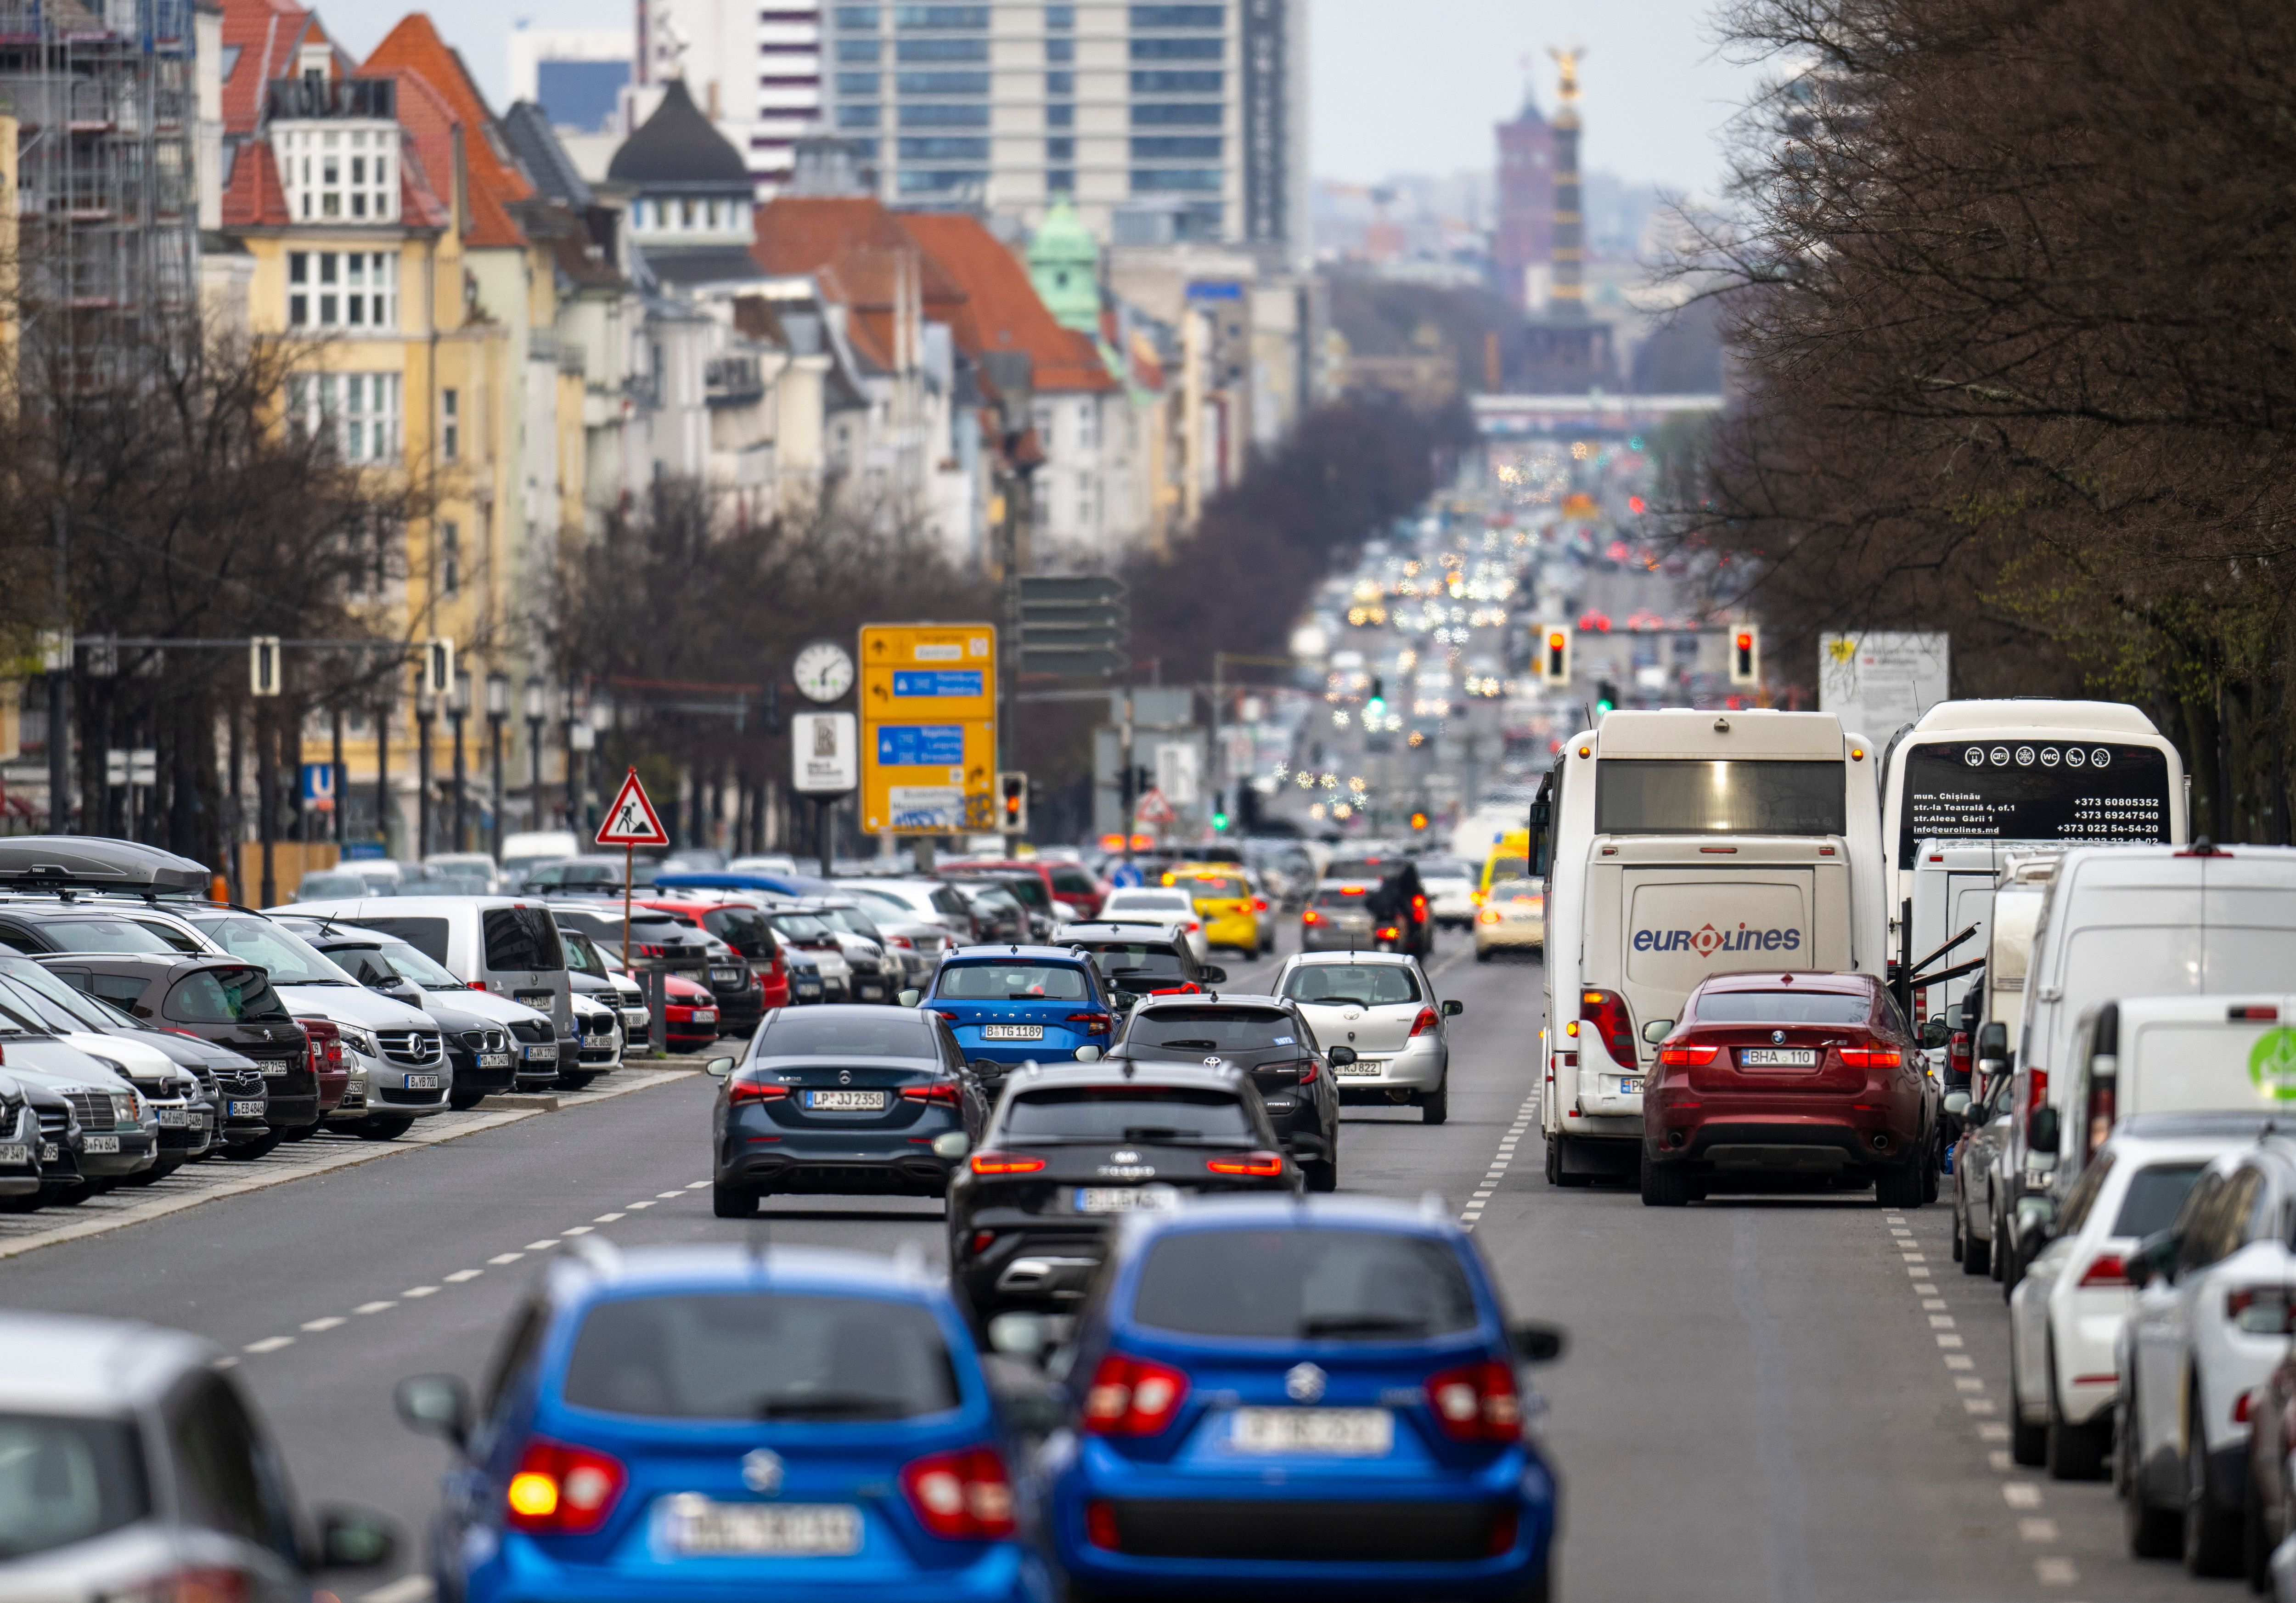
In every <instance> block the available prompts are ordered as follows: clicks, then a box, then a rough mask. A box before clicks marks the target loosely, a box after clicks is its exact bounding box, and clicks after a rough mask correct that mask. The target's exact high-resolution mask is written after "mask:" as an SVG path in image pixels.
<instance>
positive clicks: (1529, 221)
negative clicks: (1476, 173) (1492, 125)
mask: <svg viewBox="0 0 2296 1603" xmlns="http://www.w3.org/2000/svg"><path fill="white" fill-rule="evenodd" d="M1497 133H1498V186H1497V187H1498V218H1497V226H1496V227H1495V228H1494V229H1493V231H1492V237H1491V265H1492V267H1493V270H1494V271H1495V272H1496V273H1497V276H1498V287H1499V291H1500V292H1501V293H1502V294H1504V295H1505V296H1506V298H1507V299H1508V300H1512V301H1513V302H1514V304H1515V305H1516V306H1518V307H1521V308H1522V309H1523V310H1525V311H1529V312H1539V311H1544V310H1546V303H1547V300H1548V299H1549V297H1550V296H1551V294H1552V293H1553V291H1554V128H1553V127H1550V126H1549V125H1548V123H1547V120H1546V117H1545V116H1544V115H1543V114H1542V113H1541V112H1540V111H1539V109H1538V96H1537V95H1534V94H1533V93H1532V92H1531V91H1530V90H1529V88H1525V89H1524V91H1523V95H1522V110H1521V111H1518V112H1516V113H1515V116H1514V119H1513V121H1512V122H1503V123H1501V124H1499V125H1498V129H1497Z"/></svg>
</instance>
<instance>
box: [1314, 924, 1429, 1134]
mask: <svg viewBox="0 0 2296 1603" xmlns="http://www.w3.org/2000/svg"><path fill="white" fill-rule="evenodd" d="M1275 994H1276V995H1278V996H1280V997H1283V998H1284V999H1287V1000H1289V1001H1292V1002H1296V1003H1298V1004H1299V1007H1300V1015H1301V1016H1302V1017H1304V1018H1306V1019H1307V1021H1308V1028H1309V1029H1310V1030H1313V1031H1314V1032H1316V1040H1317V1041H1318V1042H1319V1043H1320V1044H1322V1045H1323V1046H1324V1047H1326V1048H1330V1047H1348V1048H1352V1049H1353V1050H1354V1052H1355V1055H1356V1060H1355V1062H1353V1063H1350V1064H1345V1065H1341V1067H1340V1068H1338V1069H1337V1070H1335V1071H1334V1072H1333V1073H1334V1078H1335V1079H1336V1080H1337V1081H1338V1089H1339V1093H1340V1102H1341V1106H1347V1105H1349V1104H1357V1105H1361V1104H1366V1103H1367V1104H1371V1105H1374V1106H1376V1105H1379V1104H1382V1103H1385V1104H1387V1105H1389V1106H1398V1107H1402V1106H1411V1107H1416V1108H1417V1109H1418V1110H1419V1116H1420V1117H1421V1119H1423V1120H1424V1121H1425V1122H1427V1123H1430V1124H1440V1123H1442V1122H1443V1121H1444V1120H1445V1119H1446V1118H1447V1117H1448V1116H1449V1114H1450V1108H1451V1041H1450V1035H1449V1032H1448V1022H1449V1021H1450V1020H1452V1019H1454V1018H1456V1017H1457V1016H1458V1015H1460V1014H1462V1013H1464V1012H1465V1011H1466V1006H1465V1004H1464V1003H1462V1002H1457V1001H1450V1002H1446V1001H1442V1000H1440V999H1438V998H1437V997H1436V995H1435V987H1434V985H1433V984H1432V983H1431V982H1430V981H1429V980H1428V978H1427V972H1426V970H1424V969H1423V968H1421V967H1420V966H1419V960H1418V959H1417V958H1414V957H1411V956H1409V955H1408V954H1406V953H1403V952H1365V951H1352V952H1316V951H1309V952H1300V953H1299V954H1298V955H1296V956H1295V957H1292V958H1289V959H1288V960H1286V962H1285V963H1284V965H1283V972H1282V973H1281V974H1278V975H1277V976H1276V981H1275Z"/></svg>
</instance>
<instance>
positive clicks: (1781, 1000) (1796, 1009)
mask: <svg viewBox="0 0 2296 1603" xmlns="http://www.w3.org/2000/svg"><path fill="white" fill-rule="evenodd" d="M1873 1013H1874V1004H1873V1003H1872V1002H1871V1001H1869V1000H1868V999H1866V998H1865V997H1862V996H1844V995H1843V994H1842V993H1841V992H1840V991H1711V992H1710V993H1708V994H1707V995H1705V996H1702V997H1700V998H1699V999H1698V1013H1697V1015H1696V1016H1697V1019H1698V1022H1699V1023H1702V1024H1862V1023H1865V1022H1866V1020H1867V1019H1868V1018H1870V1017H1872V1016H1873Z"/></svg>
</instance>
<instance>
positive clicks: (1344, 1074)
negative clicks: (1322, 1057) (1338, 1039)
mask: <svg viewBox="0 0 2296 1603" xmlns="http://www.w3.org/2000/svg"><path fill="white" fill-rule="evenodd" d="M1386 1067H1387V1065H1385V1064H1383V1063H1365V1061H1364V1060H1363V1059H1362V1058H1360V1057H1358V1058H1357V1059H1356V1060H1355V1062H1353V1063H1343V1064H1341V1065H1340V1066H1339V1067H1338V1068H1337V1069H1335V1070H1333V1073H1335V1074H1337V1075H1338V1076H1339V1077H1340V1078H1341V1079H1342V1080H1376V1079H1378V1078H1379V1075H1380V1071H1381V1070H1382V1069H1384V1068H1386Z"/></svg>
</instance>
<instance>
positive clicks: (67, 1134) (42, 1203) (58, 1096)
mask: <svg viewBox="0 0 2296 1603" xmlns="http://www.w3.org/2000/svg"><path fill="white" fill-rule="evenodd" d="M9 1083H10V1084H11V1085H12V1086H14V1087H15V1088H16V1089H17V1091H18V1092H19V1093H20V1094H21V1096H22V1097H23V1099H24V1101H25V1103H26V1105H27V1106H28V1107H29V1110H30V1114H31V1118H30V1119H29V1121H28V1122H27V1121H20V1122H19V1123H18V1125H17V1128H18V1130H21V1131H22V1132H23V1134H24V1135H25V1137H26V1138H27V1140H28V1141H30V1140H37V1142H38V1143H39V1145H38V1147H37V1162H38V1165H39V1173H38V1184H37V1188H35V1189H33V1190H31V1191H29V1192H26V1191H23V1190H21V1189H15V1188H11V1189H10V1190H8V1191H6V1192H4V1193H0V1213H38V1212H39V1211H40V1210H41V1209H42V1208H45V1207H46V1206H47V1205H48V1204H51V1203H57V1204H62V1205H64V1206H66V1207H70V1206H71V1205H73V1204H77V1203H81V1202H85V1201H86V1200H87V1198H88V1197H90V1196H94V1187H95V1185H96V1183H97V1182H95V1181H93V1180H88V1179H86V1177H84V1176H83V1175H82V1174H81V1173H80V1171H79V1147H80V1138H81V1133H82V1132H81V1130H80V1124H79V1111H78V1109H77V1108H76V1107H74V1106H72V1102H71V1099H70V1097H66V1096H65V1095H64V1094H63V1093H62V1092H61V1091H57V1090H53V1089H50V1088H49V1087H48V1086H47V1085H46V1084H45V1082H44V1081H42V1080H41V1079H39V1078H33V1079H22V1080H20V1079H17V1078H15V1077H13V1076H11V1077H10V1078H9ZM20 1178H21V1175H20ZM105 1183H107V1184H109V1183H110V1182H105Z"/></svg>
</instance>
